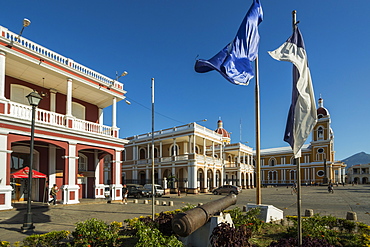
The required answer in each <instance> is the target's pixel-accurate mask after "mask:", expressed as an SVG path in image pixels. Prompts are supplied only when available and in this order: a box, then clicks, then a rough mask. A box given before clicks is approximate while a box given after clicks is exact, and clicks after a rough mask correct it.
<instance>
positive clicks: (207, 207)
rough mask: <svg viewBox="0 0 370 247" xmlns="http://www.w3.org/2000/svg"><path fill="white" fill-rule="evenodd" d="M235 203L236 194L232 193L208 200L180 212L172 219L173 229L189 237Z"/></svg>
mask: <svg viewBox="0 0 370 247" xmlns="http://www.w3.org/2000/svg"><path fill="white" fill-rule="evenodd" d="M235 203H236V195H234V194H230V195H228V196H225V197H224V198H221V199H218V200H215V201H212V202H208V203H206V204H204V205H201V206H198V207H196V208H193V209H190V210H188V211H186V212H184V213H178V214H176V215H175V217H174V218H173V219H172V222H171V225H172V230H173V231H174V232H175V233H176V234H178V235H179V236H181V237H187V236H189V235H190V234H191V233H193V232H194V231H195V230H197V229H198V228H200V227H202V226H203V225H204V224H206V223H207V222H208V220H209V219H210V218H211V217H212V216H214V215H216V214H217V213H220V212H221V211H223V210H224V209H226V208H228V207H229V206H231V205H234V204H235Z"/></svg>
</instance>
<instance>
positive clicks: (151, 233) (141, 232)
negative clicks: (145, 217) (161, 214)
mask: <svg viewBox="0 0 370 247" xmlns="http://www.w3.org/2000/svg"><path fill="white" fill-rule="evenodd" d="M131 223H132V226H133V228H134V229H135V230H137V232H136V237H137V238H138V242H137V243H136V245H135V246H136V247H148V246H155V247H161V246H163V247H167V246H171V247H182V246H183V244H182V242H181V241H179V240H178V239H177V238H176V237H175V236H174V235H171V236H164V235H163V234H162V233H161V232H160V231H159V230H158V229H157V228H155V227H150V226H148V225H146V224H145V223H144V222H142V221H140V220H137V221H135V222H134V221H133V222H131Z"/></svg>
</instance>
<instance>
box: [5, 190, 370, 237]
mask: <svg viewBox="0 0 370 247" xmlns="http://www.w3.org/2000/svg"><path fill="white" fill-rule="evenodd" d="M261 193H262V204H268V205H274V206H275V207H277V208H279V209H282V210H283V211H284V216H287V215H297V204H296V201H297V196H296V195H295V194H294V195H292V190H291V188H290V187H289V188H287V187H272V188H262V189H261ZM222 196H223V195H221V196H219V195H217V196H215V195H212V194H210V193H207V194H199V195H190V194H189V195H186V194H181V195H180V196H178V195H177V194H170V195H165V196H163V197H161V198H157V199H156V200H158V201H159V203H160V205H159V206H155V211H156V212H157V213H159V212H162V211H168V210H174V209H177V208H182V207H183V206H185V205H186V204H187V203H189V204H194V205H198V203H207V202H210V201H212V200H216V199H219V198H221V197H222ZM145 199H146V198H143V199H139V204H135V203H133V201H134V199H133V198H129V203H128V204H127V205H125V204H123V205H122V204H120V203H119V202H112V203H107V202H106V201H97V200H93V199H83V200H81V203H79V204H75V205H57V206H47V205H46V204H42V203H33V204H32V212H33V222H34V226H35V229H34V233H36V234H41V233H46V232H50V231H57V230H69V231H72V230H73V229H74V226H75V225H74V224H75V223H76V222H79V221H84V220H86V219H90V218H97V219H101V220H104V221H105V222H112V221H123V220H125V219H130V218H133V217H139V216H141V215H144V216H146V215H151V212H152V205H151V202H150V201H149V204H144V203H143V202H144V200H145ZM170 201H171V202H173V204H174V205H173V206H168V205H169V202H170ZM163 202H166V204H167V206H163V205H162V204H163ZM255 202H256V189H249V190H243V192H242V193H241V194H239V195H238V198H237V203H236V205H233V206H231V207H229V209H232V208H234V207H239V208H243V206H244V205H246V204H247V203H255ZM305 209H312V210H313V212H314V213H315V214H316V213H318V214H320V215H333V216H336V217H339V218H346V214H347V212H349V211H352V212H356V214H357V218H358V221H361V222H364V223H366V224H369V225H370V214H369V213H370V185H355V186H352V185H346V186H338V187H334V194H329V193H328V192H327V188H326V187H324V186H313V187H310V186H307V187H306V186H302V214H304V211H305ZM25 213H26V203H16V204H15V205H14V209H13V210H8V211H0V240H1V241H9V242H11V243H14V242H16V241H20V240H23V239H24V238H25V237H26V236H27V235H30V233H22V232H20V229H21V227H22V225H23V219H24V214H25Z"/></svg>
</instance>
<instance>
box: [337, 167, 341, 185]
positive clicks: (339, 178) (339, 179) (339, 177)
mask: <svg viewBox="0 0 370 247" xmlns="http://www.w3.org/2000/svg"><path fill="white" fill-rule="evenodd" d="M337 182H338V183H342V168H340V167H339V168H338V180H337Z"/></svg>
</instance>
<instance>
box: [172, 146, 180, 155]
mask: <svg viewBox="0 0 370 247" xmlns="http://www.w3.org/2000/svg"><path fill="white" fill-rule="evenodd" d="M179 150H180V148H179V145H177V144H172V145H171V146H170V156H177V155H179Z"/></svg>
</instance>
